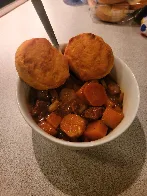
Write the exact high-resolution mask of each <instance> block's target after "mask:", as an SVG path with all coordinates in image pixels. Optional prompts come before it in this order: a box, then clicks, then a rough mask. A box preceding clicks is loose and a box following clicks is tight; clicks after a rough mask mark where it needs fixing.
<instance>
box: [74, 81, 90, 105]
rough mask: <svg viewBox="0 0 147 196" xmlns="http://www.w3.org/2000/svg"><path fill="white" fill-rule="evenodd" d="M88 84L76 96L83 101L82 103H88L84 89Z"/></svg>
mask: <svg viewBox="0 0 147 196" xmlns="http://www.w3.org/2000/svg"><path fill="white" fill-rule="evenodd" d="M87 84H88V83H87V82H86V83H85V84H84V85H83V86H82V87H81V88H80V89H79V90H78V91H77V92H76V95H77V96H78V97H79V98H80V99H81V101H83V102H84V103H86V104H88V103H87V100H86V97H85V95H84V88H85V86H86V85H87Z"/></svg>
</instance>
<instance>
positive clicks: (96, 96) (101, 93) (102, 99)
mask: <svg viewBox="0 0 147 196" xmlns="http://www.w3.org/2000/svg"><path fill="white" fill-rule="evenodd" d="M83 93H84V96H85V98H86V99H87V101H88V102H89V104H90V105H92V106H102V105H104V104H105V103H106V102H107V95H106V92H105V89H104V87H103V86H102V85H101V84H99V83H97V82H90V83H89V84H87V85H86V86H85V88H84V90H83Z"/></svg>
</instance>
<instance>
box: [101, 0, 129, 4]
mask: <svg viewBox="0 0 147 196" xmlns="http://www.w3.org/2000/svg"><path fill="white" fill-rule="evenodd" d="M122 2H127V1H125V0H99V3H103V4H115V3H122Z"/></svg>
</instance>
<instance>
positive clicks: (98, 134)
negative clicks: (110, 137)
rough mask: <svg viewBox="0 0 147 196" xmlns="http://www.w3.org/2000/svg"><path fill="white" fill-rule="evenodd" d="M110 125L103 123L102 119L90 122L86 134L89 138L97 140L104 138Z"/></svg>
mask: <svg viewBox="0 0 147 196" xmlns="http://www.w3.org/2000/svg"><path fill="white" fill-rule="evenodd" d="M107 130H108V127H107V126H106V125H105V124H104V123H103V121H102V120H98V121H95V122H92V123H89V125H88V126H87V129H86V131H85V132H84V136H85V137H86V138H88V139H89V140H92V141H93V140H97V139H100V138H103V137H104V136H105V135H106V134H107Z"/></svg>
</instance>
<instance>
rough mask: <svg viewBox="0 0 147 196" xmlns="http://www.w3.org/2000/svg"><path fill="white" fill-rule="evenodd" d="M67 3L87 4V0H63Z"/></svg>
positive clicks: (73, 4) (75, 4) (74, 4)
mask: <svg viewBox="0 0 147 196" xmlns="http://www.w3.org/2000/svg"><path fill="white" fill-rule="evenodd" d="M63 1H64V3H66V4H67V5H72V6H77V5H82V4H87V0H63Z"/></svg>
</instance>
